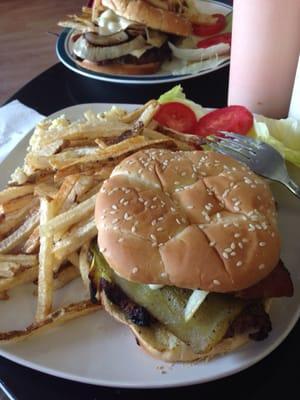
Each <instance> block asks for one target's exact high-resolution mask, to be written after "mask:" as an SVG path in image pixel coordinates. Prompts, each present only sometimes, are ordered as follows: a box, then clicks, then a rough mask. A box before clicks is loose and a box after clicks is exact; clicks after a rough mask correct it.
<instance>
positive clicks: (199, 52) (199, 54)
mask: <svg viewBox="0 0 300 400" xmlns="http://www.w3.org/2000/svg"><path fill="white" fill-rule="evenodd" d="M168 45H169V47H170V49H171V51H172V53H173V55H174V56H175V57H176V58H179V59H181V60H185V61H201V60H206V59H208V58H211V57H213V56H215V55H216V54H218V55H220V54H225V53H228V52H229V50H230V46H229V44H227V43H219V44H216V45H214V46H210V47H207V48H206V49H183V48H181V47H176V46H174V44H173V43H171V42H168Z"/></svg>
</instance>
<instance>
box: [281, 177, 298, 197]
mask: <svg viewBox="0 0 300 400" xmlns="http://www.w3.org/2000/svg"><path fill="white" fill-rule="evenodd" d="M283 183H284V185H285V186H286V187H287V188H288V189H289V190H290V191H291V192H292V193H293V194H294V195H295V196H297V197H298V199H300V186H299V185H298V184H297V183H296V182H294V181H293V180H292V179H288V180H286V181H285V182H283Z"/></svg>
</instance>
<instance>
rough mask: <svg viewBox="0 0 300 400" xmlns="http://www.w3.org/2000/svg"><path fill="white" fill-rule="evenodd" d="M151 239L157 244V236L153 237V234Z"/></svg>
mask: <svg viewBox="0 0 300 400" xmlns="http://www.w3.org/2000/svg"><path fill="white" fill-rule="evenodd" d="M150 238H151V239H152V240H154V241H155V242H157V239H156V236H155V235H153V233H151V235H150Z"/></svg>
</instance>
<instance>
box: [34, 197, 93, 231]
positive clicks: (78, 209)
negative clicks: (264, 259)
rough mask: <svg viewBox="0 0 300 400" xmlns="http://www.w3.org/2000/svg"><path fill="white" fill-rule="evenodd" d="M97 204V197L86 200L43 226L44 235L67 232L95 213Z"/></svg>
mask: <svg viewBox="0 0 300 400" xmlns="http://www.w3.org/2000/svg"><path fill="white" fill-rule="evenodd" d="M95 202H96V196H95V195H94V196H92V197H91V198H89V199H87V200H85V201H84V202H82V203H80V204H78V205H77V206H75V207H73V208H72V209H71V210H69V211H66V212H64V213H62V214H59V215H57V216H56V217H54V218H52V219H51V221H49V222H48V223H46V224H45V225H43V226H41V232H42V233H43V235H47V236H51V235H53V234H54V232H55V233H57V232H58V231H61V230H67V229H69V228H70V227H71V226H72V225H74V224H76V223H77V222H79V221H80V220H82V219H83V218H84V217H86V216H87V215H88V214H90V213H91V212H93V210H94V207H95Z"/></svg>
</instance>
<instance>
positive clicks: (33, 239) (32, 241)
mask: <svg viewBox="0 0 300 400" xmlns="http://www.w3.org/2000/svg"><path fill="white" fill-rule="evenodd" d="M39 245H40V227H39V226H37V227H36V228H35V229H34V230H33V232H32V233H31V235H30V236H29V238H28V239H27V240H26V242H25V243H24V244H23V246H22V248H21V252H22V253H25V254H32V253H37V251H38V248H39Z"/></svg>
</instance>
